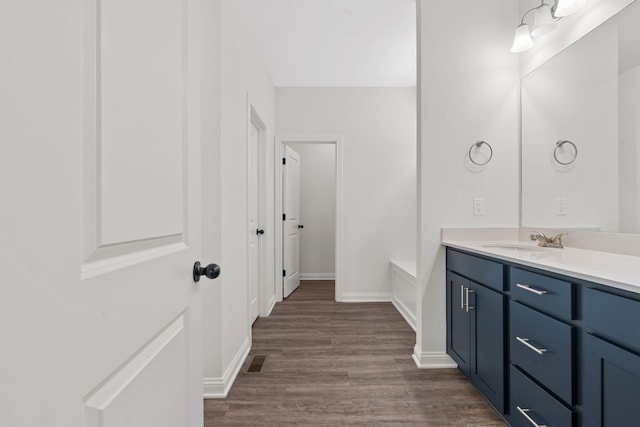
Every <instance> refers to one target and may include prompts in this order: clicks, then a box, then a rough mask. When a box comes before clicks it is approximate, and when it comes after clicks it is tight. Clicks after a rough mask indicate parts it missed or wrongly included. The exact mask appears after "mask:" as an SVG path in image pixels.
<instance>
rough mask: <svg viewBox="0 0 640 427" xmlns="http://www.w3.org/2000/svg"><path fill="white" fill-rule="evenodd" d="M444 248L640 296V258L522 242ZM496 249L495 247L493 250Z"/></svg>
mask: <svg viewBox="0 0 640 427" xmlns="http://www.w3.org/2000/svg"><path fill="white" fill-rule="evenodd" d="M442 244H443V245H444V246H449V247H452V248H458V249H463V250H466V251H470V252H475V253H478V254H481V255H487V256H491V257H494V258H497V259H500V260H504V261H511V262H514V263H518V264H522V265H526V266H529V267H535V268H539V269H541V270H547V271H550V272H553V273H558V274H564V275H566V276H571V277H575V278H578V279H583V280H588V281H590V282H595V283H600V284H603V285H608V286H612V287H614V288H618V289H623V290H627V291H631V292H636V293H640V257H636V256H630V255H620V254H615V253H610V252H599V251H592V250H586V249H575V248H569V247H565V248H563V249H554V248H539V250H538V249H537V248H538V247H537V246H536V244H535V243H530V242H522V241H494V240H484V241H482V240H479V241H458V240H443V241H442ZM500 245H505V246H508V245H514V246H527V247H532V248H533V249H534V250H520V249H513V248H500V247H496V246H500ZM490 246H493V247H490Z"/></svg>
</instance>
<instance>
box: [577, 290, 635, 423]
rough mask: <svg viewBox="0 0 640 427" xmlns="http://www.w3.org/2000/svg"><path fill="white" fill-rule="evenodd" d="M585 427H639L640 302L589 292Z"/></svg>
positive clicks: (629, 296) (624, 296) (631, 297)
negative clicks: (637, 426)
mask: <svg viewBox="0 0 640 427" xmlns="http://www.w3.org/2000/svg"><path fill="white" fill-rule="evenodd" d="M583 310H584V324H585V333H584V382H583V387H584V425H585V426H589V427H618V426H636V425H640V421H639V418H638V410H639V406H640V296H638V295H633V294H628V293H623V292H620V293H617V292H616V293H613V292H610V291H609V290H607V289H593V288H588V289H585V292H584V300H583Z"/></svg>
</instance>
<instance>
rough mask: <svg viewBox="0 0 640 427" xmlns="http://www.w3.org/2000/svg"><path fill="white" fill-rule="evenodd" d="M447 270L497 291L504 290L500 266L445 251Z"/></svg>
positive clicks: (456, 252)
mask: <svg viewBox="0 0 640 427" xmlns="http://www.w3.org/2000/svg"><path fill="white" fill-rule="evenodd" d="M447 269H449V270H450V271H454V272H456V273H458V274H459V275H461V276H465V277H466V278H468V279H471V280H473V281H474V282H476V283H480V284H482V285H484V286H486V287H488V288H492V289H495V290H497V291H503V290H504V267H503V266H502V264H500V263H498V262H494V261H489V260H487V259H484V258H478V257H476V256H473V255H467V254H463V253H462V252H458V251H455V250H451V249H447Z"/></svg>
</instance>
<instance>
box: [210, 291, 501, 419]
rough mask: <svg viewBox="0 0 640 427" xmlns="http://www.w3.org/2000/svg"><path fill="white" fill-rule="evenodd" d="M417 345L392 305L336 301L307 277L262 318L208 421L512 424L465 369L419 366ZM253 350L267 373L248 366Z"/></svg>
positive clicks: (212, 403)
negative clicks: (224, 395)
mask: <svg viewBox="0 0 640 427" xmlns="http://www.w3.org/2000/svg"><path fill="white" fill-rule="evenodd" d="M414 344H415V334H414V332H413V330H411V328H410V327H409V326H408V325H407V323H406V322H405V320H404V319H403V318H402V316H400V314H399V313H398V312H397V311H396V309H395V308H394V307H393V305H391V303H342V304H341V303H336V302H335V301H334V285H333V281H307V282H303V284H302V285H301V286H300V287H299V288H298V289H297V290H296V291H295V292H294V293H293V294H292V295H291V296H290V297H289V298H288V299H287V300H285V301H284V302H281V303H278V304H277V305H276V306H275V308H274V309H273V313H272V314H271V316H269V317H267V318H259V319H258V320H257V321H256V323H255V325H254V326H253V346H252V350H251V353H250V354H249V357H248V358H247V361H246V362H245V364H244V366H243V367H242V370H241V373H240V374H239V375H238V378H237V379H236V381H235V384H234V385H233V387H232V388H231V392H230V393H229V396H228V397H227V398H226V399H214V400H205V403H204V407H205V426H206V427H212V426H228V425H234V426H284V425H303V426H311V425H325V426H327V425H330V426H340V425H398V426H457V427H459V426H504V425H505V424H504V422H502V420H501V419H500V418H499V417H498V416H497V415H496V414H495V412H494V411H493V409H491V407H490V406H489V404H488V403H486V402H485V400H484V399H483V398H482V397H481V396H480V395H479V394H478V392H477V391H476V390H475V389H474V388H473V386H472V385H471V384H470V383H469V382H468V381H467V380H466V379H465V377H464V376H463V375H462V374H461V373H460V372H459V371H458V370H457V369H444V370H421V369H417V368H416V366H415V364H414V362H413V360H412V358H411V354H412V353H413V346H414ZM254 356H266V358H265V360H264V364H263V365H262V370H261V371H260V372H247V371H251V370H257V369H259V363H253V366H252V361H253V360H254ZM256 362H259V360H257V361H256Z"/></svg>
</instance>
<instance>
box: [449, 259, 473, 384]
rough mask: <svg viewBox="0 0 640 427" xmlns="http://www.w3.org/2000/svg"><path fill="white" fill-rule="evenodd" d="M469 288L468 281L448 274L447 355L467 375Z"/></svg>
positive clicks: (468, 366)
mask: <svg viewBox="0 0 640 427" xmlns="http://www.w3.org/2000/svg"><path fill="white" fill-rule="evenodd" d="M468 287H469V281H468V280H467V279H464V278H462V277H460V276H458V275H457V274H454V273H451V272H448V273H447V310H448V316H447V317H448V323H449V324H448V325H447V347H448V348H447V353H448V354H449V355H450V356H451V357H452V358H453V360H455V362H456V363H457V364H458V366H459V367H460V369H461V370H462V371H463V372H465V373H467V374H469V371H470V369H471V347H470V346H471V336H470V334H471V329H470V320H469V313H468V312H467V309H466V302H465V296H466V294H465V290H466V288H468Z"/></svg>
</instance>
